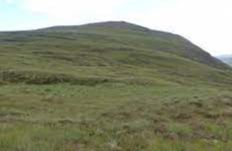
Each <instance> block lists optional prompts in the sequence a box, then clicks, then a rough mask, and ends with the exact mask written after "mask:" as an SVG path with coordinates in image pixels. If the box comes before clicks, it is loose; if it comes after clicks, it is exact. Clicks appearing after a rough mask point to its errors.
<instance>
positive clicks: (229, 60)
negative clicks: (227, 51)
mask: <svg viewBox="0 0 232 151" xmlns="http://www.w3.org/2000/svg"><path fill="white" fill-rule="evenodd" d="M218 58H219V59H221V60H222V61H223V62H225V63H227V64H229V65H231V66H232V55H224V56H219V57H218Z"/></svg>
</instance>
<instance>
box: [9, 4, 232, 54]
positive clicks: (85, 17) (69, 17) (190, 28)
mask: <svg viewBox="0 0 232 151" xmlns="http://www.w3.org/2000/svg"><path fill="white" fill-rule="evenodd" d="M5 1H8V2H11V3H12V1H14V0H5ZM15 1H17V0H15ZM18 1H21V5H22V8H23V9H24V10H27V11H29V12H31V13H35V15H39V14H43V15H46V16H48V17H49V18H50V24H51V25H53V24H82V23H87V22H95V21H103V20H127V21H131V22H134V23H137V24H141V25H144V26H148V27H150V28H153V29H159V30H166V31H170V32H175V33H178V34H181V35H183V36H185V37H187V38H189V39H190V40H192V41H193V42H195V43H196V44H199V45H200V46H202V47H203V48H204V49H206V50H208V51H210V52H211V53H212V54H215V55H217V54H225V53H232V46H231V45H230V43H231V42H230V39H231V38H230V37H231V35H232V28H231V27H232V21H231V18H232V9H231V8H232V1H231V0H165V1H164V0H143V1H138V0H56V1H55V0H18Z"/></svg>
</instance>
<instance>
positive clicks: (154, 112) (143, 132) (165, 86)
mask: <svg viewBox="0 0 232 151" xmlns="http://www.w3.org/2000/svg"><path fill="white" fill-rule="evenodd" d="M231 75H232V73H231V69H230V68H229V67H228V66H226V65H225V64H223V63H221V62H220V61H218V60H216V59H214V58H212V57H211V56H210V55H209V54H207V53H205V52H204V51H202V50H201V49H200V48H198V47H197V46H194V45H192V44H191V43H190V42H188V41H186V40H185V39H183V38H181V37H180V36H177V35H173V34H169V33H163V32H158V31H150V30H148V29H146V28H143V27H140V26H135V25H131V24H127V23H103V24H93V25H92V24H91V25H86V26H79V27H76V26H74V27H55V28H49V29H42V30H37V31H27V32H10V33H0V122H1V124H0V150H3V151H79V150H80V151H167V150H168V151H195V150H197V151H227V150H228V151H229V150H230V149H231V147H232V131H231V128H232V120H231V117H232V94H231V90H232V89H231V84H232V76H231Z"/></svg>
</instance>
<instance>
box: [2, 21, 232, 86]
mask: <svg viewBox="0 0 232 151" xmlns="http://www.w3.org/2000/svg"><path fill="white" fill-rule="evenodd" d="M0 44H1V45H0V50H1V51H0V53H1V54H0V60H1V62H0V63H1V65H0V67H1V68H2V70H1V71H2V72H1V74H0V75H1V78H2V81H8V82H20V81H21V82H22V81H23V82H27V83H39V84H43V83H45V84H46V83H59V82H76V83H80V81H83V79H84V81H85V80H87V81H91V80H92V81H93V83H98V82H102V81H112V82H113V81H118V82H128V81H133V82H135V83H161V84H173V83H175V84H176V83H177V84H179V83H181V84H182V83H183V84H195V83H199V84H202V83H203V84H205V83H210V84H216V85H221V84H230V83H231V82H232V81H231V77H230V76H228V74H230V73H229V72H225V71H224V69H228V70H230V68H229V67H228V66H227V65H225V64H224V63H222V62H221V61H219V60H217V59H215V58H213V57H212V56H210V55H209V54H208V53H206V52H205V51H203V50H202V49H200V48H199V47H197V46H195V45H193V44H192V43H191V42H189V41H187V40H186V39H184V38H182V37H180V36H178V35H174V34H170V33H165V32H160V31H153V30H150V29H147V28H144V27H141V26H138V25H133V24H130V23H126V22H104V23H96V24H87V25H82V26H69V27H65V26H64V27H62V26H60V27H51V28H46V29H40V30H35V31H22V32H6V33H0ZM196 81H197V82H196ZM84 83H85V82H84Z"/></svg>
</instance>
